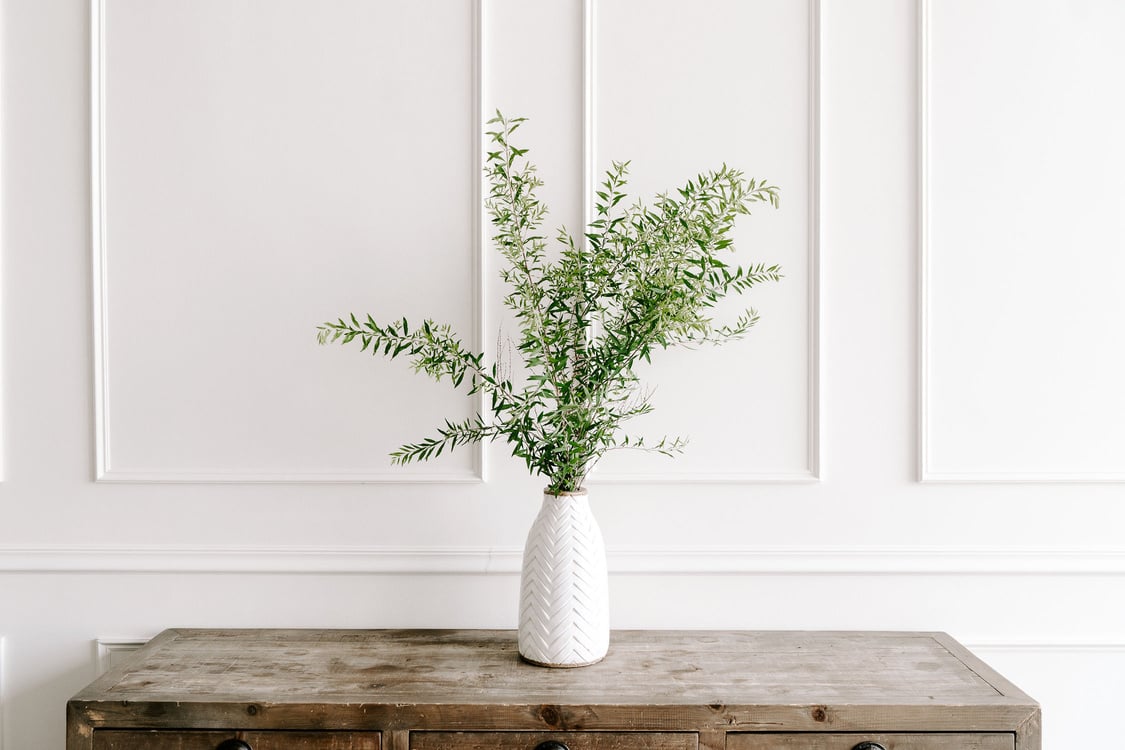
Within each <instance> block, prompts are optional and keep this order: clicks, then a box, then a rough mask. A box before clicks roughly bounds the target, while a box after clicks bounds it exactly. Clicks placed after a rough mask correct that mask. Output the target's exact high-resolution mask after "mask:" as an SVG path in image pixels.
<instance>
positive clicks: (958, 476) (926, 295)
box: [917, 0, 1125, 484]
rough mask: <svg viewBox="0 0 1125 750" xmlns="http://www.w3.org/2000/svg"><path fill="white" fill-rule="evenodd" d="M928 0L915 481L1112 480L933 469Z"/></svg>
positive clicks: (1109, 479)
mask: <svg viewBox="0 0 1125 750" xmlns="http://www.w3.org/2000/svg"><path fill="white" fill-rule="evenodd" d="M931 9H932V5H931V0H918V5H917V13H918V30H917V33H918V40H917V43H918V107H917V111H918V165H917V168H918V208H917V210H918V356H917V362H918V409H917V411H918V481H920V482H926V483H934V484H938V483H947V484H970V483H971V484H1117V483H1121V482H1125V472H1122V471H1091V472H1059V471H1030V472H1029V471H1013V472H1005V471H935V470H934V469H933V468H932V459H931V456H930V443H931V441H930V434H929V428H930V385H929V379H930V378H929V373H930V362H931V359H932V356H931V352H930V342H931V337H930V319H931V309H930V305H931V287H930V261H931V258H932V255H933V253H932V250H933V248H932V243H931V234H930V221H931V217H930V177H931V169H930V165H931V163H932V162H931V158H932V155H931V142H930V141H931V125H930V112H931V101H930V95H931V89H930V86H931V68H932V62H933V61H932V58H931V51H932V44H933V40H932V37H931V32H932V29H933V25H932V18H931Z"/></svg>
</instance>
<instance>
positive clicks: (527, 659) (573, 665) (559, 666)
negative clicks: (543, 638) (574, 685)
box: [520, 654, 605, 669]
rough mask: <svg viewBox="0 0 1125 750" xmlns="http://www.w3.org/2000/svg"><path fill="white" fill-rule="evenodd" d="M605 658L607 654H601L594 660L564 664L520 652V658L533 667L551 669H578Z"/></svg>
mask: <svg viewBox="0 0 1125 750" xmlns="http://www.w3.org/2000/svg"><path fill="white" fill-rule="evenodd" d="M603 659H605V656H599V657H598V658H597V659H594V660H592V661H581V662H568V663H563V664H556V663H554V662H549V661H538V660H537V659H532V658H531V657H528V656H524V655H523V654H520V660H521V661H524V662H527V663H528V664H530V665H532V666H533V667H547V668H549V669H577V668H578V667H591V666H593V665H595V664H597V663H598V662H600V661H602V660H603Z"/></svg>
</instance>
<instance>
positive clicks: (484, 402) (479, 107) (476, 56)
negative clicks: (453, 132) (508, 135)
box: [469, 0, 491, 482]
mask: <svg viewBox="0 0 1125 750" xmlns="http://www.w3.org/2000/svg"><path fill="white" fill-rule="evenodd" d="M472 4H473V10H472V15H473V20H472V24H473V41H472V52H471V57H472V72H471V73H470V78H471V79H472V86H473V93H472V101H471V103H470V107H471V109H472V114H471V115H470V117H471V118H472V121H473V128H472V154H473V157H472V161H473V176H472V180H471V181H470V184H469V195H470V196H471V197H472V198H471V199H472V201H473V210H472V212H471V213H470V215H471V216H472V217H473V218H472V228H471V236H472V237H473V248H472V252H473V290H474V291H473V294H474V295H475V296H476V299H475V300H474V301H473V338H474V339H475V341H474V342H473V349H474V350H475V351H478V352H481V353H482V354H487V352H486V351H485V348H486V345H485V342H486V341H487V329H486V328H485V325H486V323H487V317H488V316H487V313H486V310H485V306H486V304H487V303H486V300H487V298H488V294H487V289H486V287H485V273H484V271H485V257H484V252H485V248H487V247H488V242H487V241H486V240H485V237H484V228H485V227H486V226H488V224H487V223H486V222H485V221H484V216H483V212H484V200H483V198H484V192H483V191H484V182H483V180H484V0H472ZM485 361H488V357H487V356H486V357H485ZM474 400H475V401H476V409H477V414H479V415H480V416H481V418H482V419H483V420H484V421H485V422H486V423H487V422H489V421H491V410H490V409H489V408H488V406H489V403H488V399H486V398H485V397H484V392H483V391H482V392H481V393H478V394H476V396H475V397H474ZM487 447H488V444H487V442H486V441H484V440H478V441H477V442H476V444H475V445H474V446H473V468H474V469H475V470H476V474H477V478H478V479H479V481H481V482H487V481H488V452H487Z"/></svg>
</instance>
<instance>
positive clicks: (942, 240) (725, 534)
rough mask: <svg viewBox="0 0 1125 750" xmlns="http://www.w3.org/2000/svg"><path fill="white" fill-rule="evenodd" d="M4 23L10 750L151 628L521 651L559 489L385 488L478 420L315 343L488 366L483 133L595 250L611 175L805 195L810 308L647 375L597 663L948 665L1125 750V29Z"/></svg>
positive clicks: (185, 13) (471, 463) (368, 19)
mask: <svg viewBox="0 0 1125 750" xmlns="http://www.w3.org/2000/svg"><path fill="white" fill-rule="evenodd" d="M0 8H2V13H3V15H2V17H0V34H2V38H0V50H2V54H3V59H2V61H0V71H2V73H0V75H2V79H0V112H2V118H3V119H2V120H0V139H2V152H0V178H2V184H0V188H2V196H0V200H2V203H0V208H2V214H0V222H2V227H0V228H2V235H0V241H2V251H3V266H2V279H3V287H2V299H3V326H4V327H3V350H2V358H0V363H2V367H0V373H2V378H3V393H2V399H0V407H2V413H3V424H2V427H3V429H2V439H3V454H2V455H3V472H4V473H3V482H2V483H0V639H2V644H3V645H2V649H0V747H2V748H3V750H39V749H40V748H43V749H46V750H49V749H51V748H54V749H55V750H60V749H61V748H62V746H63V704H64V702H65V700H66V698H67V697H69V696H70V695H71V694H73V693H74V692H76V691H77V690H78V689H79V688H80V687H81V686H82V685H83V684H85V683H86V682H87V681H89V680H90V679H91V678H92V677H93V676H94V675H95V673H96V672H97V670H98V668H99V664H101V665H104V664H105V663H106V660H107V659H111V658H113V657H115V656H118V655H120V653H121V652H122V650H123V649H125V648H128V646H129V644H130V643H134V642H139V641H142V640H144V639H145V638H147V637H150V636H152V635H153V634H155V633H156V632H158V631H159V630H161V629H163V628H166V627H175V626H247V627H268V626H310V627H311V626H326V627H344V626H346V627H383V626H407V625H411V626H443V627H452V626H465V627H486V626H487V627H513V626H514V625H515V615H516V610H515V594H516V588H517V585H518V581H517V576H516V575H515V573H516V571H517V567H518V555H519V548H520V545H521V543H522V539H523V535H524V533H525V531H526V528H527V526H528V524H529V523H530V520H531V518H532V516H533V515H534V513H535V511H536V506H537V499H538V498H537V496H538V492H539V489H540V487H541V485H542V482H541V481H540V480H538V479H533V478H529V477H527V476H526V475H525V473H524V472H523V469H522V466H521V465H520V464H518V463H517V462H515V461H513V460H512V459H510V458H508V457H507V456H506V451H505V450H504V449H503V447H501V446H494V447H491V448H488V449H486V450H483V451H479V452H474V451H471V450H470V451H465V452H459V453H455V454H453V455H452V456H450V457H449V458H448V459H447V460H445V459H443V460H442V461H439V462H432V463H429V464H423V465H421V466H419V467H417V468H412V469H409V470H398V469H394V468H392V467H390V466H389V464H388V462H387V461H386V459H385V458H384V456H385V453H386V452H387V451H388V450H389V449H391V448H393V447H394V446H395V445H397V444H398V443H399V442H401V441H405V440H409V439H414V438H417V437H421V436H423V435H425V434H426V430H427V428H428V427H429V426H430V425H432V424H433V423H434V422H435V420H436V419H438V418H440V417H442V416H450V417H454V416H458V415H460V414H468V413H470V412H471V410H472V408H473V404H472V403H469V402H466V401H465V400H464V399H462V398H460V397H458V396H456V395H450V394H449V393H447V392H446V391H445V390H443V389H442V388H441V387H438V386H434V385H432V384H430V383H429V382H427V381H423V380H422V379H421V378H418V377H416V376H413V375H412V374H411V373H410V372H409V370H408V368H407V367H405V366H403V365H402V364H401V363H397V362H393V363H392V362H385V361H382V360H374V359H372V358H370V357H367V356H366V355H362V356H361V355H360V354H359V353H358V351H347V350H344V349H339V348H331V349H325V348H319V347H317V346H316V345H315V342H314V336H313V328H314V326H315V325H316V323H318V322H320V321H321V320H324V319H326V318H329V317H333V316H336V315H338V314H341V313H344V312H347V311H350V310H354V311H356V312H367V311H370V312H372V313H376V314H377V316H378V317H385V318H391V317H394V316H396V315H399V314H408V315H411V316H414V317H420V316H425V315H433V316H435V317H441V318H443V319H446V320H449V321H450V322H452V323H454V324H455V325H457V327H458V328H459V329H461V330H462V331H463V333H464V335H465V336H466V338H467V339H468V340H470V341H472V342H474V343H475V344H478V345H483V346H485V347H486V348H489V349H491V348H492V347H493V342H494V341H495V340H496V331H497V328H498V326H499V325H500V324H501V322H502V319H503V316H502V312H503V311H502V309H501V307H500V305H499V304H498V299H499V286H498V284H497V282H496V281H495V279H494V276H495V270H496V262H495V258H494V257H493V256H492V255H491V254H490V249H489V246H488V242H487V227H486V226H482V220H481V213H480V211H479V208H478V200H479V193H478V191H479V186H478V184H477V180H476V175H477V170H478V168H479V160H480V155H479V152H478V150H477V142H478V141H477V138H478V137H479V122H480V121H481V119H482V117H483V116H487V113H491V111H492V110H493V109H494V108H496V107H502V108H503V109H504V110H505V111H506V112H507V113H510V114H522V115H527V116H529V117H531V118H532V121H531V122H530V123H529V124H528V125H527V126H526V127H525V128H524V130H522V131H521V133H522V134H523V137H524V139H525V145H528V146H530V147H531V148H532V155H533V157H534V158H535V160H536V161H537V162H538V164H539V166H540V170H541V174H542V176H543V177H544V178H545V179H546V180H547V183H548V185H547V188H546V189H545V190H544V197H545V198H546V199H547V200H548V201H549V202H550V204H551V206H552V219H553V221H556V222H562V223H565V224H567V225H568V226H570V227H571V228H575V227H578V226H580V225H581V223H582V220H583V215H584V208H583V206H584V204H585V200H584V199H585V196H587V195H588V191H589V183H590V180H591V177H592V175H595V174H596V173H597V172H598V171H600V170H601V169H602V168H603V167H604V165H605V163H606V162H607V161H608V160H609V159H611V158H617V159H621V158H632V159H634V178H635V179H634V185H635V186H636V187H637V189H638V190H639V191H640V192H641V193H642V194H644V193H650V192H651V191H653V190H656V189H661V188H671V187H673V186H674V184H675V183H676V182H677V181H680V180H682V179H683V178H684V177H686V176H688V175H689V174H690V173H691V172H692V171H693V170H695V171H697V170H700V169H703V168H707V167H710V166H712V165H714V164H715V163H716V162H717V161H720V160H724V159H725V160H727V161H730V162H731V163H732V164H736V165H737V166H740V167H742V168H744V169H745V170H747V172H749V173H750V174H753V175H758V176H763V177H768V178H769V179H771V180H773V181H775V182H777V183H778V184H780V185H781V186H782V190H783V203H782V210H781V211H779V212H759V213H758V214H757V215H755V216H753V217H750V218H749V219H746V220H745V221H744V223H743V224H742V225H741V226H740V228H739V230H738V231H739V233H740V234H739V240H740V241H741V243H742V245H743V250H742V252H743V254H744V257H746V258H754V259H761V260H766V261H770V262H779V263H781V264H782V265H783V266H784V267H785V270H786V274H787V278H786V279H785V281H784V282H782V283H781V284H778V285H777V286H775V287H771V288H769V289H763V290H762V292H761V294H758V295H755V297H754V299H753V300H752V301H753V304H755V306H756V307H758V308H759V310H760V312H761V313H762V322H761V324H760V326H759V328H758V329H757V330H756V331H755V332H754V333H753V334H752V335H751V337H750V338H748V339H747V340H746V341H745V342H742V343H739V344H735V345H732V346H729V347H726V348H723V349H719V350H715V351H714V352H703V353H687V354H686V355H684V354H683V353H677V354H670V355H668V356H666V357H661V358H660V359H658V360H657V362H656V367H655V368H654V369H653V377H654V378H655V379H656V382H659V384H660V388H659V390H658V392H657V394H656V405H657V411H656V413H655V414H654V415H652V416H651V417H649V418H648V429H651V430H652V431H653V432H654V433H655V432H664V431H667V432H684V433H688V434H690V435H691V436H692V438H693V442H692V445H691V446H690V452H689V454H688V455H686V456H684V457H682V458H681V459H678V460H677V461H675V462H666V461H663V460H654V461H649V460H647V459H646V460H645V461H643V462H641V461H637V462H631V463H630V462H624V461H622V462H618V463H617V464H616V465H613V464H612V463H610V462H607V465H606V466H604V467H602V469H601V471H600V472H599V478H598V480H597V481H596V482H594V483H593V486H592V493H593V497H594V503H595V508H596V511H597V513H598V515H599V518H600V520H601V523H602V526H603V530H604V533H605V536H606V538H607V541H608V544H609V547H610V561H611V567H612V568H613V570H614V574H613V577H612V588H613V592H612V599H613V621H614V624H615V626H617V627H652V628H667V627H687V628H696V627H730V628H871V629H889V628H894V629H927V630H929V629H939V630H947V631H949V632H950V633H952V634H953V635H954V636H955V637H957V638H959V639H961V640H962V641H964V642H965V643H967V644H968V645H970V646H971V647H974V648H975V649H977V650H978V651H979V653H980V654H981V655H982V656H983V657H984V658H985V659H986V660H989V661H991V662H992V663H993V664H994V665H995V666H997V667H998V668H999V669H1000V670H1001V671H1003V672H1004V673H1005V674H1007V675H1008V676H1009V677H1011V678H1012V679H1013V680H1014V681H1015V682H1016V683H1017V684H1019V685H1021V687H1023V688H1024V689H1026V690H1027V691H1028V692H1029V693H1031V694H1032V695H1033V696H1035V697H1036V698H1038V699H1039V700H1041V701H1042V703H1043V707H1044V713H1045V719H1044V724H1045V737H1046V743H1045V744H1046V747H1048V748H1051V749H1052V750H1053V749H1054V748H1063V747H1084V746H1092V747H1107V746H1109V745H1110V744H1111V742H1112V740H1111V738H1112V737H1113V736H1114V735H1113V734H1112V733H1111V732H1112V730H1111V729H1110V728H1109V723H1102V722H1095V721H1090V720H1089V717H1092V716H1100V715H1112V714H1111V712H1112V711H1113V710H1115V708H1116V696H1118V695H1120V694H1121V691H1122V688H1123V687H1125V685H1123V683H1122V678H1121V677H1120V675H1121V674H1123V673H1125V542H1123V540H1122V537H1121V529H1122V528H1123V526H1125V510H1123V508H1122V506H1123V501H1125V493H1123V492H1122V488H1121V484H1120V481H1121V480H1122V479H1123V478H1125V450H1123V449H1125V438H1123V433H1122V431H1121V430H1122V428H1121V426H1120V425H1121V423H1122V420H1121V418H1120V417H1121V414H1122V409H1123V407H1125V404H1122V402H1121V394H1120V389H1119V388H1118V387H1117V384H1118V383H1120V382H1123V380H1125V378H1123V376H1125V372H1123V371H1125V359H1123V357H1122V354H1121V351H1120V347H1119V346H1118V341H1119V338H1120V336H1119V335H1118V333H1117V329H1118V326H1117V325H1116V323H1117V322H1118V321H1120V320H1121V318H1122V313H1125V310H1123V309H1122V302H1121V297H1120V295H1118V294H1116V287H1117V285H1118V284H1117V282H1118V281H1119V280H1120V278H1121V275H1122V266H1121V263H1122V260H1121V258H1122V257H1125V255H1123V253H1122V250H1123V247H1125V242H1123V240H1125V225H1123V224H1122V218H1121V217H1122V216H1125V210H1122V209H1125V185H1123V183H1122V178H1121V175H1122V174H1125V152H1123V151H1122V148H1121V145H1120V143H1119V142H1118V140H1117V139H1115V137H1114V136H1115V135H1116V133H1117V132H1119V131H1120V129H1121V127H1120V126H1121V124H1122V120H1123V119H1125V110H1123V108H1122V104H1121V102H1120V101H1119V97H1116V96H1114V95H1113V94H1114V92H1116V91H1118V90H1120V88H1121V76H1122V74H1121V71H1122V70H1125V60H1123V59H1122V57H1123V56H1125V53H1123V52H1122V51H1121V49H1120V47H1119V45H1118V44H1117V39H1118V38H1119V37H1120V36H1121V33H1122V32H1123V31H1125V18H1123V16H1122V11H1121V9H1120V8H1119V7H1118V4H1117V3H1115V2H1112V0H1083V1H1082V2H1074V1H1073V0H1038V1H1037V2H1016V0H987V2H970V0H930V1H929V3H928V4H926V3H923V4H922V5H921V7H919V6H918V5H917V4H916V3H915V2H912V1H909V0H848V1H847V2H843V1H842V0H823V1H822V3H821V7H817V5H816V4H815V3H806V2H804V0H787V2H785V3H777V2H767V1H766V0H754V1H753V2H746V1H741V0H739V1H736V0H708V2H690V3H689V2H684V1H683V0H659V2H644V3H641V2H640V1H639V0H588V2H587V3H585V5H584V3H583V2H581V0H543V1H542V2H537V3H526V2H519V0H479V4H474V3H473V2H472V0H429V2H425V3H420V2H406V1H405V0H400V2H384V3H369V2H362V1H361V0H332V2H316V3H313V2H309V1H308V0H283V1H282V2H278V1H277V0H270V2H266V1H265V0H253V1H251V2H244V3H232V2H228V1H227V0H202V1H193V2H185V1H184V0H144V1H143V2H142V1H141V0H96V1H95V2H94V11H95V13H94V16H95V18H98V19H101V23H98V22H95V23H94V24H93V29H91V22H90V17H91V12H90V11H91V8H90V5H89V3H88V2H87V0H5V2H4V3H3V5H2V6H0ZM102 24H104V25H102ZM91 40H93V41H91ZM91 61H93V62H94V65H93V68H92V63H91ZM92 70H93V71H94V73H95V76H94V82H95V85H94V86H91V71H92ZM91 90H92V91H93V93H92V94H91ZM91 112H93V116H91ZM92 123H93V125H92ZM91 144H93V146H92V145H91ZM91 164H93V165H94V168H93V170H91ZM412 169H416V170H417V171H418V173H417V174H412V173H411V170H412ZM91 173H92V174H93V179H91ZM91 205H93V206H94V210H93V211H91ZM641 476H644V477H649V478H650V480H652V481H649V482H647V483H646V482H643V481H639V479H638V477H641Z"/></svg>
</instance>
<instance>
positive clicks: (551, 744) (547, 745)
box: [535, 740, 570, 750]
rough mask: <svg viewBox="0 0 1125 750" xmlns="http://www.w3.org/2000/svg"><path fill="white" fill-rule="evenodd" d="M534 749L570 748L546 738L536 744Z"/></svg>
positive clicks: (565, 749) (555, 749)
mask: <svg viewBox="0 0 1125 750" xmlns="http://www.w3.org/2000/svg"><path fill="white" fill-rule="evenodd" d="M535 750H570V748H569V747H567V746H566V745H564V744H563V743H561V742H558V741H556V740H547V741H546V742H540V743H539V744H538V745H536V746H535Z"/></svg>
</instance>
